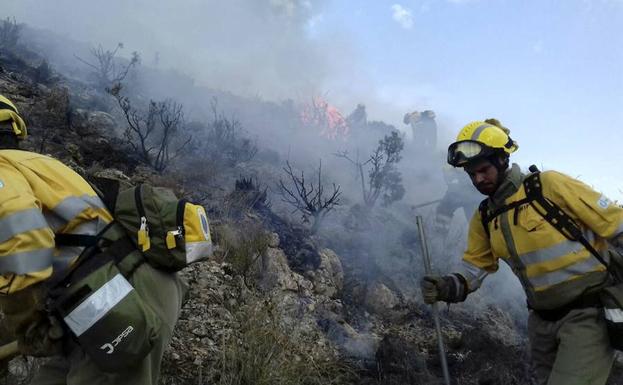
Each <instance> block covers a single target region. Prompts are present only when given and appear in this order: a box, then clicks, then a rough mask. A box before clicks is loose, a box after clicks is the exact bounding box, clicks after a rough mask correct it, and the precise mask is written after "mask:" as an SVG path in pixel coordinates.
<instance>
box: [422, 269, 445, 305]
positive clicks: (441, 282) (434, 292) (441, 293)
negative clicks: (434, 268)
mask: <svg viewBox="0 0 623 385" xmlns="http://www.w3.org/2000/svg"><path fill="white" fill-rule="evenodd" d="M420 287H421V288H422V297H423V298H424V302H425V303H428V304H431V303H435V302H437V301H443V300H444V298H447V297H448V292H449V291H450V286H449V283H448V281H447V280H445V279H444V277H440V276H436V275H426V276H424V278H422V281H420Z"/></svg>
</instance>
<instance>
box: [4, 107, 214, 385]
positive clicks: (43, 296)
mask: <svg viewBox="0 0 623 385" xmlns="http://www.w3.org/2000/svg"><path fill="white" fill-rule="evenodd" d="M0 101H3V102H4V104H1V103H0V120H4V123H5V125H7V124H6V123H7V120H10V122H9V123H10V124H8V126H10V127H15V125H14V124H13V123H14V122H15V119H16V118H15V117H16V116H18V115H17V114H18V112H17V109H16V108H15V106H14V105H13V104H12V103H10V102H9V103H6V100H3V99H0ZM7 106H8V107H7ZM3 109H4V110H6V109H9V110H10V111H11V113H5V111H3ZM7 117H8V119H7ZM2 123H3V122H2V121H0V124H2ZM17 127H18V128H20V132H22V130H23V132H24V134H25V125H23V121H21V124H20V123H19V122H18V124H17ZM8 133H9V135H11V131H8ZM13 134H15V135H17V134H18V132H17V131H13ZM2 135H4V134H2ZM111 183H112V181H111ZM106 187H108V189H109V190H114V191H115V193H114V194H112V195H102V196H100V195H98V192H96V190H95V189H94V187H92V186H91V185H90V184H89V183H88V182H87V181H86V180H85V179H83V178H82V177H80V176H79V175H78V174H76V173H75V172H74V171H73V170H71V169H70V168H68V167H67V166H65V165H63V164H62V163H61V162H59V161H57V160H55V159H53V158H50V157H48V156H44V155H41V154H36V153H32V152H27V151H20V150H16V149H2V150H0V310H1V312H2V314H3V316H4V317H3V319H2V323H3V325H2V326H3V327H4V329H5V330H6V331H7V332H8V333H9V334H10V336H11V337H12V339H16V340H17V347H18V349H19V352H20V353H21V354H23V355H32V356H49V357H51V358H50V359H49V360H47V361H46V362H45V363H44V364H43V365H42V366H41V368H40V369H39V370H38V371H37V373H36V374H35V376H34V378H33V379H32V381H31V382H30V383H31V384H34V385H39V384H41V385H43V384H46V385H47V384H58V385H87V384H88V385H124V384H127V385H130V384H131V385H143V384H144V385H155V384H157V383H158V378H159V374H160V373H159V372H160V364H161V361H162V356H163V353H164V349H165V348H166V346H167V345H168V344H169V342H170V340H171V337H172V333H173V328H174V326H175V324H176V322H177V319H178V317H179V314H180V310H181V307H182V300H183V298H184V296H185V294H186V292H187V285H186V284H185V283H184V282H183V281H182V280H181V279H180V278H179V277H178V276H177V274H176V273H175V272H176V271H177V270H179V269H181V268H182V267H184V266H186V265H187V264H188V263H191V262H194V261H198V260H201V259H203V258H206V257H207V256H209V255H210V253H211V240H210V236H209V227H208V222H207V217H206V216H205V211H204V210H203V208H202V207H200V206H196V205H193V204H191V203H189V202H186V201H185V200H179V199H177V198H176V197H175V195H174V194H173V193H172V192H171V191H169V190H166V189H158V188H152V187H150V186H147V185H142V186H137V187H134V188H130V189H119V190H115V189H111V188H110V187H111V185H108V186H106ZM2 337H3V339H6V336H2ZM7 364H8V362H7V360H5V361H3V362H2V361H0V365H2V366H3V367H4V368H6V366H7ZM5 370H6V369H5ZM5 373H6V372H5Z"/></svg>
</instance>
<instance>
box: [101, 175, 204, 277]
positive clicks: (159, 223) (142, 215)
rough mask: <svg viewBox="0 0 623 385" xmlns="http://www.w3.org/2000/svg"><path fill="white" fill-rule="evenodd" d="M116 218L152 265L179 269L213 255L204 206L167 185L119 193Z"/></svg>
mask: <svg viewBox="0 0 623 385" xmlns="http://www.w3.org/2000/svg"><path fill="white" fill-rule="evenodd" d="M111 209H112V210H111V212H112V213H113V217H114V220H115V221H116V222H117V223H119V224H120V225H121V226H122V227H123V228H124V229H125V231H126V233H127V234H128V235H129V237H130V239H132V240H133V242H134V243H135V245H136V247H137V248H138V249H139V250H140V251H141V252H142V253H143V256H144V257H145V259H146V260H147V262H148V263H150V264H151V265H152V266H154V267H156V268H158V269H161V270H166V271H171V272H173V271H178V270H181V269H183V268H184V267H186V266H188V265H190V264H191V263H194V262H198V261H201V260H204V259H206V258H207V257H209V256H210V255H211V254H212V251H213V245H212V239H211V237H210V225H209V223H208V217H207V215H206V212H205V209H204V208H203V207H202V206H200V205H196V204H193V203H190V202H188V201H187V200H185V199H178V198H177V197H176V196H175V193H173V191H171V190H170V189H167V188H162V187H153V186H150V185H147V184H140V185H138V186H136V187H132V188H129V189H126V190H121V191H119V192H118V194H117V196H116V199H115V204H114V206H113V207H111Z"/></svg>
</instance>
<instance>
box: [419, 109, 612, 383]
mask: <svg viewBox="0 0 623 385" xmlns="http://www.w3.org/2000/svg"><path fill="white" fill-rule="evenodd" d="M516 149H517V144H516V142H514V141H513V140H512V139H511V138H510V136H509V131H508V130H507V129H506V128H504V127H503V126H502V125H501V124H500V123H499V122H498V121H497V120H495V119H491V120H487V121H484V122H483V121H477V122H472V123H470V124H468V125H466V126H465V127H464V128H463V129H462V130H461V131H460V133H459V135H458V137H457V141H456V142H455V143H453V144H452V145H450V147H449V149H448V163H450V164H451V165H453V166H455V167H462V168H464V170H465V171H466V172H467V174H468V175H469V176H470V178H471V180H472V183H473V184H474V186H475V187H476V189H477V190H478V191H479V192H480V193H482V194H483V195H486V196H488V199H487V200H486V206H483V209H484V210H485V212H487V213H493V214H492V217H491V218H488V219H490V220H489V221H485V222H483V220H482V216H481V212H480V210H478V211H477V212H476V213H475V214H474V216H473V217H472V219H471V222H470V224H469V233H468V241H467V249H466V251H465V253H464V255H463V260H462V269H461V271H459V272H458V273H455V274H451V275H447V276H442V277H439V276H426V277H424V279H423V280H422V293H423V297H424V300H425V301H426V302H427V303H433V302H435V301H446V302H461V301H463V300H465V298H466V296H467V295H468V294H469V293H471V292H473V291H475V290H477V289H478V288H479V287H480V285H481V284H482V282H483V280H484V279H485V277H486V276H487V275H488V274H491V273H494V272H495V271H496V270H497V269H498V263H499V261H500V259H501V260H503V261H504V262H506V263H507V264H508V265H509V266H510V267H511V269H512V270H513V272H514V273H515V275H516V276H517V277H518V278H519V280H520V281H521V283H522V286H523V288H524V290H525V292H526V296H527V301H528V307H529V309H530V315H529V321H528V328H529V338H530V344H531V353H532V354H531V355H532V360H533V364H534V368H535V372H536V375H537V378H538V381H539V382H538V383H539V384H548V385H574V384H577V385H586V384H593V385H597V384H605V383H606V381H607V379H608V376H609V373H610V369H611V366H612V362H613V350H612V348H611V346H610V342H609V339H608V334H607V330H606V326H605V319H604V311H603V307H602V306H601V304H600V302H599V297H598V293H599V291H600V290H601V289H602V288H603V287H605V286H607V285H609V284H610V278H609V276H608V274H607V272H606V267H605V266H604V265H603V264H601V263H600V262H599V261H598V260H597V258H595V257H594V256H593V255H592V254H591V253H590V252H589V250H587V249H586V248H585V247H584V246H583V245H582V244H581V243H579V242H576V241H572V240H569V239H567V238H566V237H565V236H563V235H562V234H561V232H560V231H558V230H557V229H556V228H555V227H554V226H552V225H551V224H550V223H549V222H548V221H546V220H545V219H544V217H543V216H541V215H540V214H539V213H538V212H536V211H535V208H534V207H533V206H532V205H531V204H529V203H524V204H516V205H513V203H515V202H519V201H521V200H523V199H524V198H526V191H525V187H524V185H523V181H524V179H525V178H526V175H524V174H523V173H522V172H521V171H520V169H519V166H517V165H516V164H513V165H512V166H509V155H510V154H511V153H512V152H514V151H516ZM540 179H541V186H542V194H543V196H544V197H545V198H546V199H548V200H549V201H551V202H553V203H555V204H556V205H558V206H559V207H560V208H561V209H562V210H563V211H564V212H566V213H567V214H568V215H569V216H570V217H571V218H572V219H573V220H574V221H575V222H576V223H577V224H578V225H579V226H580V228H581V230H582V232H583V234H584V237H585V238H586V239H587V240H588V241H589V242H590V245H591V246H592V247H593V248H594V249H596V250H597V251H599V252H600V254H602V255H603V256H604V257H605V258H608V257H607V253H606V249H607V242H608V241H610V242H611V243H614V244H616V242H617V237H618V236H619V235H621V234H622V233H623V209H621V208H620V207H619V206H617V205H616V204H614V203H612V202H611V201H609V200H608V199H607V198H605V197H604V196H603V195H601V194H600V193H598V192H595V191H594V190H593V189H591V188H590V187H589V186H587V185H585V184H584V183H582V182H579V181H577V180H575V179H573V178H570V177H568V176H566V175H563V174H561V173H558V172H555V171H545V172H543V173H541V175H540ZM483 205H484V203H483ZM509 207H511V208H512V209H508V208H509ZM485 226H486V228H485Z"/></svg>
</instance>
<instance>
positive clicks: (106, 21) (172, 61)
mask: <svg viewBox="0 0 623 385" xmlns="http://www.w3.org/2000/svg"><path fill="white" fill-rule="evenodd" d="M322 4H323V2H322V1H321V0H320V1H318V0H228V1H216V0H207V1H206V0H187V1H182V2H169V1H152V0H136V1H131V2H129V1H124V0H110V1H106V2H102V1H96V2H83V1H78V0H59V1H54V2H40V1H37V0H6V1H4V2H3V11H4V13H5V14H7V15H12V16H15V17H16V19H17V20H18V21H20V22H25V23H27V24H29V25H31V26H33V27H37V28H42V29H49V30H51V31H53V32H55V33H58V34H61V35H64V36H66V37H69V38H71V39H73V40H77V41H84V42H88V43H90V44H92V45H96V44H100V43H101V44H102V45H103V46H106V47H114V46H116V44H117V43H118V42H123V43H124V45H125V47H126V50H127V51H128V53H129V52H131V51H134V50H136V51H139V53H140V54H141V56H142V58H143V61H144V63H145V64H146V65H157V66H159V67H161V68H176V69H177V70H181V71H183V72H185V73H187V74H189V75H190V76H192V77H193V78H194V79H195V80H196V81H197V82H198V83H199V84H204V85H209V86H210V87H213V88H220V89H225V90H228V91H231V92H233V93H236V94H241V95H251V96H256V95H259V96H262V97H264V98H269V99H285V98H288V97H292V96H293V95H296V94H302V95H311V94H313V93H317V92H319V91H320V90H321V87H322V86H323V85H324V84H326V80H327V79H328V77H329V74H331V73H333V69H334V68H332V66H333V65H334V63H340V62H341V59H342V58H341V55H342V52H347V50H345V49H343V47H339V46H335V44H339V43H334V42H330V41H318V40H316V39H313V38H311V37H310V36H309V35H310V34H309V28H311V26H312V25H313V23H314V22H317V20H318V17H319V15H321V12H322Z"/></svg>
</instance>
